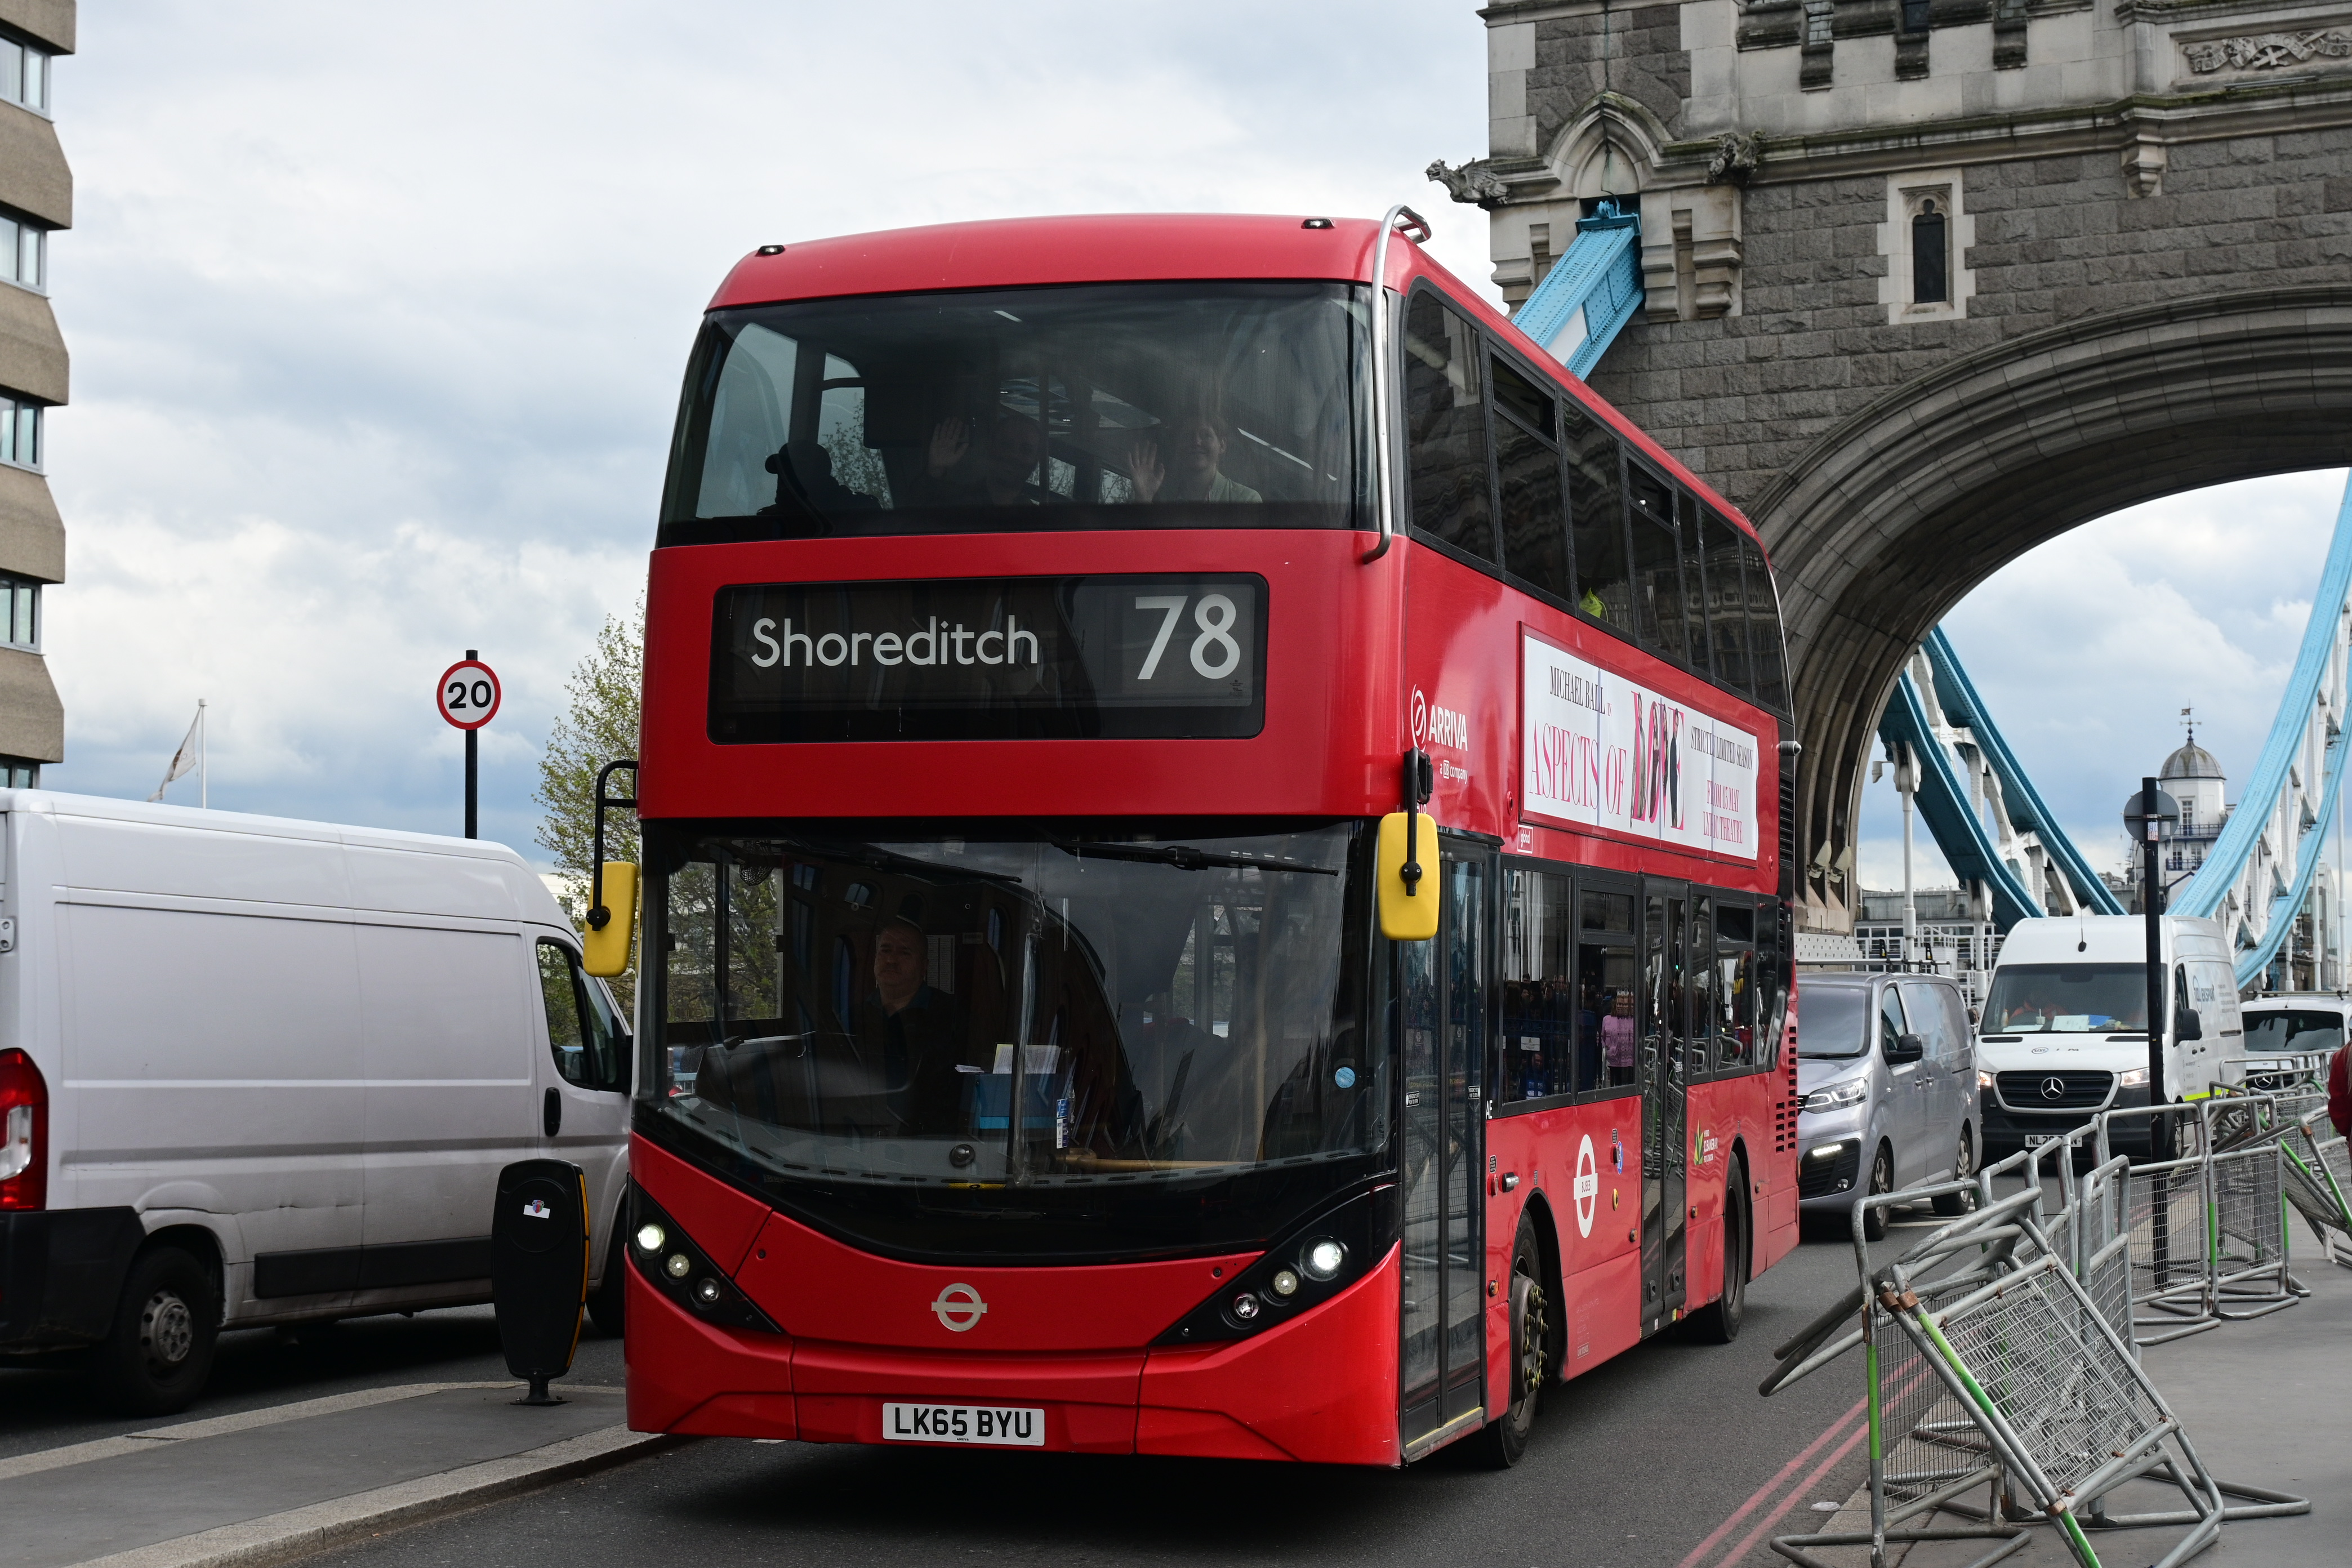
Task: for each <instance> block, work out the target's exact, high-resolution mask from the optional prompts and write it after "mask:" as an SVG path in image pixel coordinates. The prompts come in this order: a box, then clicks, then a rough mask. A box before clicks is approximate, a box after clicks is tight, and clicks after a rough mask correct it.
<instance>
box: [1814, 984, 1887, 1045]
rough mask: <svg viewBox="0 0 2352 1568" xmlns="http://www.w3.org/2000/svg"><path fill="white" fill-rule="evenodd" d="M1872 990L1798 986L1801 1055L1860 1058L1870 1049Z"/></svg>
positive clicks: (1850, 986)
mask: <svg viewBox="0 0 2352 1568" xmlns="http://www.w3.org/2000/svg"><path fill="white" fill-rule="evenodd" d="M1869 1009H1870V987H1869V986H1867V985H1807V984H1803V983H1801V982H1800V983H1799V984H1798V986H1797V1054H1798V1055H1799V1056H1801V1057H1828V1058H1843V1057H1858V1056H1860V1055H1862V1053H1863V1052H1864V1051H1866V1050H1868V1049H1869V1048H1870V1011H1869Z"/></svg>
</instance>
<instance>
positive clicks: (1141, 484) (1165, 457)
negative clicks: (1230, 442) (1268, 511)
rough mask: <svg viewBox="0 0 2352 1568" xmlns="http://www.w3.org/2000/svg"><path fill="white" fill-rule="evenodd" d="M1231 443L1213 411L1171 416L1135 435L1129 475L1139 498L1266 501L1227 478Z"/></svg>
mask: <svg viewBox="0 0 2352 1568" xmlns="http://www.w3.org/2000/svg"><path fill="white" fill-rule="evenodd" d="M1226 445H1227V442H1226V439H1225V433H1224V428H1223V421H1222V420H1220V419H1218V418H1216V417H1215V416H1213V415H1209V414H1202V413H1196V414H1189V415H1185V416H1181V417H1178V418H1175V419H1171V420H1170V421H1169V422H1168V423H1167V424H1165V425H1162V426H1160V428H1159V429H1158V430H1157V431H1154V432H1150V433H1147V434H1145V435H1142V436H1139V437H1136V441H1135V445H1134V446H1133V447H1131V448H1129V453H1128V459H1127V460H1128V476H1129V482H1131V483H1132V484H1133V485H1134V486H1135V499H1136V500H1139V501H1154V500H1195V501H1198V500H1206V501H1262V500H1265V497H1264V496H1261V495H1259V494H1258V493H1257V491H1255V490H1254V489H1250V488H1249V486H1247V485H1244V484H1239V483H1236V482H1235V481H1234V480H1232V479H1227V478H1226V477H1225V476H1224V472H1223V468H1221V467H1220V465H1222V464H1223V462H1224V460H1225V447H1226Z"/></svg>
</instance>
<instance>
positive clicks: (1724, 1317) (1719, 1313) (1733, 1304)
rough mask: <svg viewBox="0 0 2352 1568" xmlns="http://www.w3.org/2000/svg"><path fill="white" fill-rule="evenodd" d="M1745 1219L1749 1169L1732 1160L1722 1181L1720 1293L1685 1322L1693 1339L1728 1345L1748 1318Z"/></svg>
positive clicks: (1746, 1217)
mask: <svg viewBox="0 0 2352 1568" xmlns="http://www.w3.org/2000/svg"><path fill="white" fill-rule="evenodd" d="M1751 1252H1752V1248H1751V1247H1750V1246H1749V1243H1748V1167H1747V1166H1746V1165H1745V1164H1743V1163H1741V1162H1740V1161H1738V1159H1734V1160H1733V1161H1732V1162H1731V1168H1730V1170H1729V1171H1728V1172H1727V1173H1725V1176H1724V1182H1723V1294H1722V1295H1720V1296H1718V1297H1717V1298H1716V1299H1715V1300H1712V1301H1709V1302H1708V1303H1707V1304H1706V1306H1704V1307H1701V1308H1700V1309H1699V1310H1697V1311H1696V1312H1693V1313H1692V1314H1691V1315H1690V1316H1689V1318H1688V1319H1686V1320H1685V1322H1686V1323H1687V1324H1688V1331H1689V1334H1690V1337H1691V1338H1692V1339H1695V1340H1699V1341H1703V1342H1706V1343H1707V1344H1715V1345H1727V1344H1729V1343H1730V1342H1732V1341H1734V1340H1736V1339H1738V1337H1739V1325H1740V1323H1741V1322H1742V1321H1745V1319H1746V1318H1747V1316H1748V1259H1749V1258H1750V1255H1751Z"/></svg>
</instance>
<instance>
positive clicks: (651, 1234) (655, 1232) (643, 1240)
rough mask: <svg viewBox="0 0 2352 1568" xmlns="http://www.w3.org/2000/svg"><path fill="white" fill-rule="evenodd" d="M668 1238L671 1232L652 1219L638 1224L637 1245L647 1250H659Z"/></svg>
mask: <svg viewBox="0 0 2352 1568" xmlns="http://www.w3.org/2000/svg"><path fill="white" fill-rule="evenodd" d="M668 1239H669V1232H667V1231H666V1230H664V1229H663V1228H662V1227H661V1226H657V1225H655V1224H653V1223H651V1222H650V1221H648V1222H647V1223H646V1224H644V1225H641V1226H637V1245H638V1246H639V1247H643V1248H645V1249H646V1251H647V1252H659V1251H660V1250H661V1249H662V1244H663V1243H664V1242H666V1241H667V1240H668Z"/></svg>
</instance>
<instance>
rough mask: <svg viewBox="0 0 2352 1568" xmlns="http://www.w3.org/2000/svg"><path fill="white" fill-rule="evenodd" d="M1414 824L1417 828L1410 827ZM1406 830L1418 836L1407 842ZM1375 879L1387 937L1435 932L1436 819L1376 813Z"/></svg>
mask: <svg viewBox="0 0 2352 1568" xmlns="http://www.w3.org/2000/svg"><path fill="white" fill-rule="evenodd" d="M1413 829H1418V831H1417V832H1415V831H1412V830H1413ZM1408 835H1410V837H1411V838H1412V839H1414V840H1418V842H1410V843H1409V842H1408ZM1376 863H1377V867H1378V871H1377V879H1376V885H1377V886H1378V887H1379V889H1380V905H1381V935H1382V936H1384V937H1386V938H1388V939H1389V940H1390V941H1391V942H1427V941H1428V940H1429V939H1430V938H1432V937H1433V936H1435V935H1436V934H1437V904H1438V900H1439V899H1440V898H1441V897H1443V894H1442V893H1441V892H1440V891H1439V888H1438V876H1437V824H1436V823H1434V822H1433V821H1431V820H1430V817H1429V814H1428V813H1426V812H1418V811H1417V812H1412V813H1406V812H1402V811H1392V812H1390V813H1389V814H1388V815H1387V816H1383V817H1381V839H1380V851H1379V855H1378V857H1377V862H1376Z"/></svg>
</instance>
